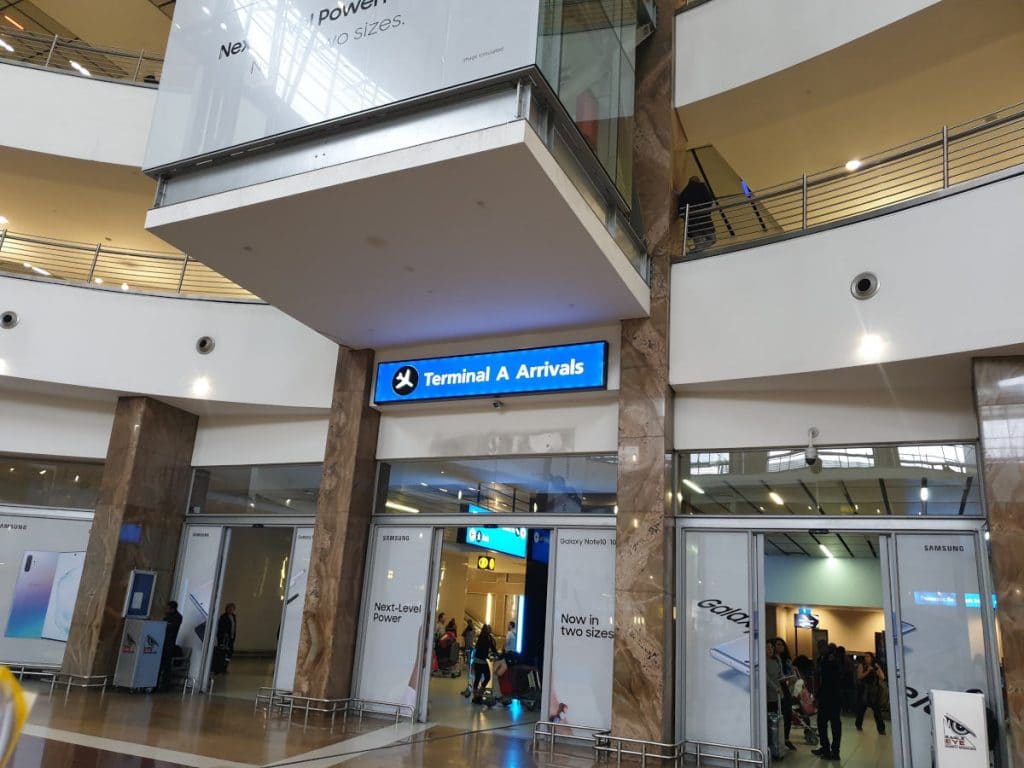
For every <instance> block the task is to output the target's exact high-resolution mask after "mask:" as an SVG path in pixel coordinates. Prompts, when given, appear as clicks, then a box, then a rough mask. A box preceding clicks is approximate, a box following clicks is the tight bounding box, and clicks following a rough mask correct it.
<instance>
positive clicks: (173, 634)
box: [159, 600, 183, 691]
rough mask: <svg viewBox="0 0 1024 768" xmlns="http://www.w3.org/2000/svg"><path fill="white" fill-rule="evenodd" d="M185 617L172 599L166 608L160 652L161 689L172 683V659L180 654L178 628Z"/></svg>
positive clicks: (165, 688) (164, 689) (168, 686)
mask: <svg viewBox="0 0 1024 768" xmlns="http://www.w3.org/2000/svg"><path fill="white" fill-rule="evenodd" d="M182 621H183V617H182V615H181V613H179V612H178V604H177V603H176V602H175V601H174V600H171V601H169V602H168V603H167V608H166V609H165V610H164V622H165V624H166V629H165V631H164V645H163V648H162V649H161V653H160V684H159V688H160V690H163V691H166V690H167V689H168V688H170V685H171V661H172V660H173V659H174V657H175V656H177V655H178V646H177V642H178V630H179V629H181V622H182Z"/></svg>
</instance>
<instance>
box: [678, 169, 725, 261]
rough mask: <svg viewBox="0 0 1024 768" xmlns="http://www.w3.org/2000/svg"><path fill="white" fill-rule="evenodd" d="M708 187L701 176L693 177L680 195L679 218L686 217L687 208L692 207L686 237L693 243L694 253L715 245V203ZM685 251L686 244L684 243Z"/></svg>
mask: <svg viewBox="0 0 1024 768" xmlns="http://www.w3.org/2000/svg"><path fill="white" fill-rule="evenodd" d="M714 199H715V198H714V197H713V196H712V194H711V190H709V189H708V185H707V184H705V183H704V182H703V181H701V180H700V177H699V176H691V177H690V181H689V182H688V183H687V185H686V186H685V187H684V188H683V191H682V192H680V193H679V208H678V214H679V218H681V219H683V218H685V217H686V207H687V206H690V216H689V220H688V223H687V227H686V236H687V237H688V238H689V239H690V240H692V241H693V248H692V250H694V251H703V250H704V249H705V248H710V247H711V246H712V245H714V244H715V240H716V239H717V237H716V235H715V224H714V222H713V221H712V220H711V203H712V202H713V201H714ZM683 248H684V250H685V248H686V243H683Z"/></svg>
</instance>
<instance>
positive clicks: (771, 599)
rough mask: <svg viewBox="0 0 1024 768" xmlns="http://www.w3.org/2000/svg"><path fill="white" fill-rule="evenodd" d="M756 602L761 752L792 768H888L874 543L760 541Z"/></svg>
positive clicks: (804, 536)
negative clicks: (764, 735)
mask: <svg viewBox="0 0 1024 768" xmlns="http://www.w3.org/2000/svg"><path fill="white" fill-rule="evenodd" d="M764 600H765V612H764V630H765V637H766V641H767V642H766V644H765V661H764V667H763V669H764V674H763V676H762V677H763V682H764V690H763V691H762V693H763V695H764V698H765V702H766V704H767V713H768V717H767V723H768V744H769V747H770V748H772V747H775V746H777V749H778V753H779V754H781V755H782V756H784V757H785V759H786V762H787V764H790V765H793V766H808V767H809V766H815V765H818V763H819V759H820V758H826V759H832V760H839V761H840V762H848V763H850V764H856V765H865V766H878V768H890V767H891V766H892V765H893V753H892V725H891V719H892V718H891V713H890V707H889V694H888V691H889V680H890V677H891V672H892V670H891V669H889V667H888V665H887V663H886V662H887V658H888V654H887V651H886V631H887V626H886V619H885V617H886V612H885V610H884V606H883V603H884V591H883V568H882V562H881V559H880V544H879V537H878V536H877V535H875V534H862V533H851V532H847V533H828V534H816V533H809V532H794V533H770V534H766V535H765V536H764ZM805 691H806V692H805ZM772 751H775V750H774V749H772Z"/></svg>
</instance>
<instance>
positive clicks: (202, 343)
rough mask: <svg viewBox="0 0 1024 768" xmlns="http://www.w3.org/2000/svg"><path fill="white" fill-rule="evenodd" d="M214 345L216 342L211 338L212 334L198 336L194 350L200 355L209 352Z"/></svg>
mask: <svg viewBox="0 0 1024 768" xmlns="http://www.w3.org/2000/svg"><path fill="white" fill-rule="evenodd" d="M215 346H217V342H215V341H214V340H213V337H212V336H200V337H199V338H198V339H197V340H196V352H198V353H199V354H200V355H208V354H210V353H211V352H213V348H214V347H215Z"/></svg>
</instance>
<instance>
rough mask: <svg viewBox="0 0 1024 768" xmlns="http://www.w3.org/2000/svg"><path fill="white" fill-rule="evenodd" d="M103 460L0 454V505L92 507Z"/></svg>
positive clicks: (100, 477) (98, 493) (98, 487)
mask: <svg viewBox="0 0 1024 768" xmlns="http://www.w3.org/2000/svg"><path fill="white" fill-rule="evenodd" d="M102 478H103V463H102V462H92V461H75V460H65V459H53V458H45V459H34V458H28V457H24V456H16V457H15V456H5V457H0V504H18V505H21V506H29V507H57V508H62V509H95V508H96V502H97V500H98V499H99V495H100V481H101V480H102Z"/></svg>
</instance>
